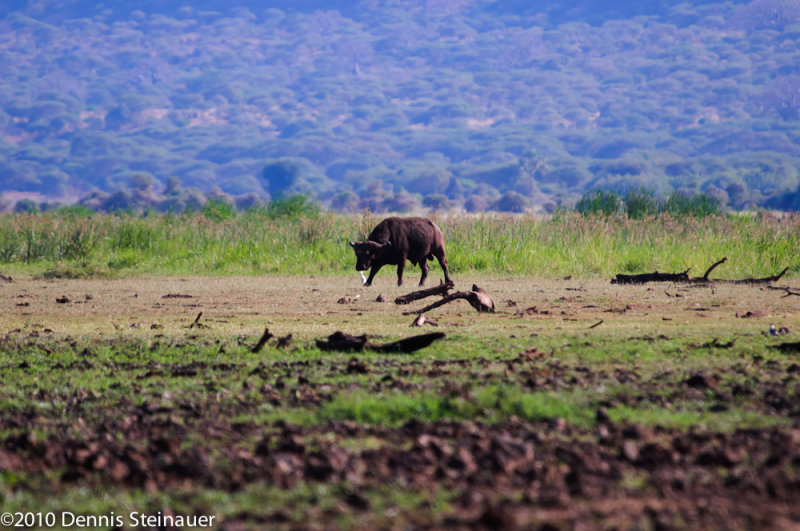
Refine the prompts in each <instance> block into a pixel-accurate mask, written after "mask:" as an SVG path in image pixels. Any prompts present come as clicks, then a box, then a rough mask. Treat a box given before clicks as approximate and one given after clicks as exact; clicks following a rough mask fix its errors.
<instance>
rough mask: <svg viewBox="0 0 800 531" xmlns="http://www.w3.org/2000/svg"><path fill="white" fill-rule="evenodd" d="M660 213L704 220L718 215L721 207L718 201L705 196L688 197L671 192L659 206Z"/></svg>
mask: <svg viewBox="0 0 800 531" xmlns="http://www.w3.org/2000/svg"><path fill="white" fill-rule="evenodd" d="M661 212H664V213H669V214H671V215H673V216H676V217H682V216H691V217H695V218H704V217H706V216H714V215H718V214H720V213H721V212H722V206H721V205H720V203H719V200H718V199H716V198H714V197H711V196H709V195H706V194H695V195H692V196H689V195H685V194H682V193H680V192H672V193H671V194H670V195H669V197H668V198H667V200H666V201H665V202H664V204H663V205H662V206H661Z"/></svg>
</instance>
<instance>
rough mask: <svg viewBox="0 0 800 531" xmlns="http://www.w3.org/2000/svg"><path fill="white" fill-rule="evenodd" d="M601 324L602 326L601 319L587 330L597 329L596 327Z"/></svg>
mask: <svg viewBox="0 0 800 531" xmlns="http://www.w3.org/2000/svg"><path fill="white" fill-rule="evenodd" d="M601 324H603V320H602V319H600V320H599V321H597V322H596V323H595V324H593V325H592V326H590V327H589V330H591V329H592V328H597V327H598V326H600V325H601Z"/></svg>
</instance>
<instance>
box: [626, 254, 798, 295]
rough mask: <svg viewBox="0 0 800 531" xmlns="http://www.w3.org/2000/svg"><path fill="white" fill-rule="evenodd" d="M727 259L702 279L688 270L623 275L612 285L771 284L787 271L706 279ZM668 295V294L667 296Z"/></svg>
mask: <svg viewBox="0 0 800 531" xmlns="http://www.w3.org/2000/svg"><path fill="white" fill-rule="evenodd" d="M727 261H728V259H727V257H726V258H723V259H722V260H718V261H717V262H715V263H713V264H712V265H711V267H709V268H708V269H707V270H706V272H705V274H703V276H702V277H692V276H689V269H691V268H689V269H687V270H686V271H684V272H682V273H659V272H658V271H655V272H653V273H642V274H638V275H625V274H618V275H617V276H616V277H615V278H613V279H611V283H612V284H645V283H647V282H683V283H690V284H699V285H704V284H712V283H728V284H769V283H772V282H777V281H778V280H780V279H781V277H782V276H783V275H785V274H786V272H787V271H788V270H789V268H788V267H787V268H786V269H784V270H783V271H781V272H780V273H778V274H777V275H773V276H770V277H764V278H742V279H711V278H708V277H709V275H710V274H711V272H712V271H713V270H714V269H715V268H716V267H717V266H719V265H720V264H724V263H725V262H727ZM667 295H669V293H668V294H667Z"/></svg>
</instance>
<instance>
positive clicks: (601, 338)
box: [0, 274, 800, 529]
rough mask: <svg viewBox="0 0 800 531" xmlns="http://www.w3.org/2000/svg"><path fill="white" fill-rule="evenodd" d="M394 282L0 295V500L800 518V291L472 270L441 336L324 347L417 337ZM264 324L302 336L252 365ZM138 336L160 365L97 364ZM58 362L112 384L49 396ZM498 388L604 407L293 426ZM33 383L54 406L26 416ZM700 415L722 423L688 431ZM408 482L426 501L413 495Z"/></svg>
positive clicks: (382, 519) (256, 514) (286, 511)
mask: <svg viewBox="0 0 800 531" xmlns="http://www.w3.org/2000/svg"><path fill="white" fill-rule="evenodd" d="M393 280H394V279H393V276H390V275H388V274H386V275H383V276H379V277H378V278H377V279H376V282H375V285H374V286H373V287H371V288H364V287H362V286H361V285H360V280H359V278H358V277H357V275H355V274H354V275H353V276H352V278H351V277H347V278H342V277H315V276H308V277H247V278H199V277H198V278H185V279H181V278H163V277H154V278H134V279H125V280H113V281H105V280H52V281H48V280H34V279H31V278H14V279H13V281H10V282H3V283H0V315H1V316H2V321H1V322H0V335H2V337H3V341H2V350H3V351H4V352H5V354H3V355H2V356H3V357H4V358H5V360H4V361H2V362H0V363H2V375H3V378H5V379H6V380H7V381H9V379H14V380H18V381H20V382H23V383H20V384H19V386H20V387H19V392H17V391H14V392H15V393H16V395H14V396H12V395H11V391H8V393H9V394H8V395H7V396H0V398H2V399H3V402H2V404H3V405H2V406H1V407H2V408H3V411H0V419H1V420H0V439H2V442H1V444H0V469H2V470H4V471H10V472H12V473H15V474H19V475H20V477H22V478H24V479H23V480H22V481H21V482H20V483H17V484H15V485H14V486H9V485H6V486H5V487H3V488H0V496H2V495H3V493H4V495H5V496H6V498H7V499H8V500H11V499H13V498H14V496H22V497H23V498H24V496H31V497H33V499H36V498H37V496H55V497H56V498H57V497H58V496H63V495H64V492H67V491H69V490H70V489H73V488H79V487H80V488H84V487H88V488H99V489H102V488H111V487H113V488H114V489H120V488H121V489H140V490H142V491H143V492H147V493H151V494H155V493H162V494H163V493H166V495H168V496H173V495H175V493H181V492H183V493H184V497H186V496H189V497H191V496H192V493H194V492H196V490H193V489H207V490H212V491H219V492H223V493H226V495H229V496H231V497H232V498H230V500H229V501H228V502H226V503H227V505H226V506H225V507H223V508H220V507H218V508H215V509H214V510H215V511H216V512H217V514H218V516H219V518H218V520H217V521H218V522H220V525H219V527H220V528H222V529H242V528H253V529H257V528H262V527H264V526H268V527H283V528H304V529H305V528H310V529H314V528H337V527H341V528H348V527H352V528H360V529H366V528H404V529H415V528H464V529H466V528H485V529H498V528H504V529H529V528H548V529H553V528H555V529H567V528H572V529H574V528H580V529H594V528H636V529H655V528H675V529H678V528H719V529H723V528H724V529H776V528H778V529H795V528H799V527H800V504H798V503H797V500H800V365H799V364H800V345H795V342H797V341H800V338H798V335H799V334H800V297H797V296H794V295H788V293H789V292H788V291H786V290H785V289H784V290H781V289H769V288H767V287H766V286H751V285H745V286H741V285H728V284H719V285H711V286H687V285H681V284H664V283H658V284H650V285H641V286H618V285H611V284H610V283H609V281H608V280H603V279H596V280H580V279H557V280H554V279H527V278H526V279H520V278H490V277H477V278H474V279H473V278H470V279H468V281H461V280H458V279H457V284H456V289H469V287H470V286H471V285H472V283H473V282H474V283H476V284H478V285H479V286H480V287H482V288H484V289H485V290H486V291H487V292H489V293H490V294H491V296H492V297H493V298H494V301H495V303H496V306H497V312H496V313H494V314H478V313H477V312H475V311H474V310H473V309H472V308H471V307H470V306H469V305H468V304H467V303H466V302H465V301H454V302H453V303H451V304H448V305H446V306H444V307H441V308H438V309H436V310H432V311H431V312H430V313H429V314H428V316H429V317H430V318H433V319H434V320H435V321H436V324H437V326H435V327H429V326H428V325H425V327H424V330H423V331H429V330H434V329H435V330H437V331H442V332H445V333H446V334H447V340H445V341H444V342H442V343H441V345H440V344H434V345H433V346H431V347H428V348H427V349H425V350H423V351H420V352H419V353H417V354H414V355H405V356H402V357H398V356H377V355H374V354H368V353H345V354H331V355H322V356H321V355H320V353H319V352H318V351H316V349H314V340H315V339H319V338H324V337H326V336H328V335H329V334H331V333H333V332H334V331H337V330H340V331H344V332H347V333H350V334H362V333H363V334H368V335H369V336H370V337H372V338H375V339H376V340H384V339H385V340H389V339H396V338H399V337H406V336H408V335H411V334H413V333H419V331H420V329H419V328H412V327H411V326H410V325H411V323H412V320H413V316H411V315H403V314H402V312H403V311H406V310H409V309H413V308H419V307H422V306H424V305H426V304H427V303H428V302H429V301H417V302H416V303H412V304H411V305H409V306H408V307H406V306H398V305H395V304H394V303H393V302H392V301H393V300H394V298H395V297H397V296H399V295H401V294H406V293H408V292H409V291H413V290H415V289H417V287H416V286H415V285H414V284H411V282H410V281H409V285H407V286H404V287H397V286H394V285H393ZM778 284H779V286H785V287H789V288H792V290H794V289H795V288H793V287H792V286H793V282H792V281H791V280H790V281H785V282H780V283H778ZM798 291H800V289H799V290H798ZM378 295H383V296H384V298H385V299H387V302H378V301H376V299H377V298H378ZM201 312H202V314H201ZM198 316H199V318H198ZM193 323H197V324H198V325H203V326H202V327H201V326H195V327H192V324H193ZM770 325H773V326H774V328H775V332H774V335H773V334H771V333H770V332H769V330H770ZM265 327H268V328H269V329H270V331H272V332H273V333H274V334H275V335H276V336H284V335H286V334H289V333H291V334H292V339H291V341H292V343H291V344H292V347H291V348H290V349H287V350H286V351H282V350H278V349H277V348H276V347H275V343H274V340H273V341H272V342H270V343H269V345H268V347H267V348H265V350H264V351H263V352H261V353H259V354H258V355H255V354H249V352H250V350H249V349H250V347H251V346H252V345H254V344H255V342H256V340H257V339H258V338H259V336H260V335H261V333H262V331H263V330H264V328H265ZM214 342H216V343H214ZM133 344H136V345H138V344H144V345H147V346H148V348H149V349H150V351H151V352H155V353H156V354H154V356H156V355H157V356H160V357H157V359H156V358H154V359H147V357H146V354H143V353H139V352H138V351H137V352H136V354H135V355H134V354H131V353H127V354H126V355H125V359H124V360H115V359H114V358H113V356H112V357H102V356H104V355H103V354H100V353H99V352H101V348H100V345H103V348H105V346H108V345H111V346H112V347H114V346H115V345H117V346H119V347H120V349H122V350H124V349H126V348H127V349H131V348H132V347H130V345H133ZM164 344H169V345H170V348H173V347H174V346H175V345H183V346H186V348H187V352H190V351H191V352H194V350H191V349H189V347H191V348H192V349H194V348H195V346H197V352H198V353H199V354H197V356H198V358H197V359H194V358H192V357H191V355H190V354H187V355H186V357H185V358H183V359H180V358H177V359H175V358H170V357H169V356H170V355H168V354H163V355H162V354H159V353H160V352H161V351H160V350H158V349H159V348H161V346H162V345H164ZM58 345H61V346H58ZM198 345H199V346H198ZM209 345H211V347H213V348H214V349H217V345H219V348H218V351H217V350H214V356H213V357H212V356H210V355H208V354H203V352H205V351H204V350H202V349H203V348H205V349H206V350H208V347H209ZM237 345H238V346H239V348H240V350H241V351H242V352H239V351H238V350H236V348H237ZM242 345H243V346H244V347H247V348H244V347H242ZM437 345H438V346H437ZM475 345H477V346H475ZM62 348H63V349H64V351H65V353H63V354H62V352H61V349H62ZM34 352H36V353H37V354H35V355H34V354H32V353H34ZM43 352H44V353H45V354H43ZM142 352H146V351H144V350H143V351H142ZM284 352H285V353H284ZM48 355H49V357H47V356H48ZM40 356H43V357H40ZM58 356H60V357H58ZM247 356H249V357H247ZM56 357H58V359H55V358H56ZM34 358H35V359H34ZM29 360H30V361H29ZM53 367H56V369H57V370H58V371H62V372H63V373H64V374H65V375H67V376H65V378H67V379H69V378H72V376H70V375H72V374H74V380H75V381H79V380H80V379H81V378H84V377H85V376H86V374H88V373H91V374H95V373H97V374H101V375H107V374H111V373H113V375H114V377H113V378H111V377H108V378H109V382H110V383H109V384H108V385H107V387H105V388H103V389H100V390H97V389H94V390H93V389H92V387H91V385H85V384H84V387H78V388H77V389H75V388H69V389H67V390H66V391H65V390H63V389H61V388H60V387H59V388H49V387H48V386H47V385H46V384H45V381H46V377H45V375H44V374H43V373H42V374H40V373H37V374H36V377H35V378H34V379H33V380H31V383H24V382H25V381H26V380H25V378H27V377H28V376H29V375H30V373H31V371H35V370H40V369H41V370H45V369H47V370H53ZM92 371H95V372H94V373H93V372H92ZM103 371H106V372H103ZM103 377H104V378H105V377H107V376H103ZM34 380H35V381H36V383H32V382H33V381H34ZM80 381H82V380H80ZM487 386H498V388H499V387H503V386H505V388H511V389H517V390H519V392H520V393H534V392H536V393H554V394H557V396H570V397H571V396H576V397H579V400H578V402H580V404H581V406H580V407H584V408H587V409H588V410H589V411H590V412H591V418H590V419H588V420H587V421H585V422H573V421H570V420H569V417H567V419H565V418H562V417H561V416H551V417H550V418H529V419H524V418H520V417H519V416H518V415H511V416H507V417H505V418H504V419H503V420H500V421H498V422H486V421H484V420H481V419H477V420H474V419H469V418H466V419H465V418H442V419H439V420H434V421H429V420H417V419H414V418H410V419H409V420H405V421H403V422H400V423H398V424H396V425H380V424H365V423H359V422H355V421H352V420H332V421H329V422H325V423H322V424H317V425H313V424H311V425H309V424H307V423H306V424H303V423H299V424H298V423H295V422H294V421H293V418H294V417H292V414H293V413H292V412H295V411H296V410H298V408H299V409H302V410H307V411H315V410H316V409H317V408H321V407H324V405H325V404H329V403H330V402H331V401H332V400H335V399H336V397H337V396H342V394H343V393H347V392H362V393H367V394H376V395H381V394H383V393H405V394H408V395H411V396H417V395H419V394H422V393H438V394H443V395H446V396H449V397H452V398H453V399H454V400H461V401H462V402H464V401H470V400H474V397H475V392H476V391H477V390H479V389H483V388H486V387H487ZM81 389H83V390H81ZM26 393H29V394H30V395H31V396H32V397H33V398H32V400H35V401H36V402H37V403H44V404H50V405H58V408H55V407H44V406H39V410H38V411H35V410H34V409H33V408H32V407H27V406H24V405H23V406H19V405H17V402H14V397H15V396H17V397H18V396H20V395H23V394H26ZM265 404H267V405H269V404H271V406H270V408H271V409H270V415H272V416H270V417H268V420H263V418H266V417H262V415H264V414H265V413H264V411H265V410H264V405H265ZM575 407H576V408H578V407H579V406H578V405H576V406H575ZM276 411H277V415H278V418H277V420H276V417H275V412H276ZM631 411H633V412H634V413H630V412H631ZM652 411H656V413H654V415H655V418H654V419H649V418H648V417H646V416H645V414H647V413H650V412H652ZM685 411H689V412H699V413H698V415H703V416H702V419H707V418H708V419H711V420H710V421H709V422H706V421H705V420H703V421H702V422H699V423H694V424H691V423H690V424H689V425H683V424H681V420H680V419H681V418H682V417H681V416H680V415H681V414H682V413H683V412H685ZM281 412H286V419H287V420H281V419H280V414H281ZM626 412H627V413H626ZM660 412H666V413H665V415H666V416H665V417H663V418H662V417H659V416H658V415H660V414H662V413H660ZM566 414H567V415H569V411H567V413H566ZM626 414H627V415H629V416H627V417H625V415H626ZM631 415H633V416H631ZM635 415H639V416H635ZM576 418H577V417H576ZM715 419H717V420H715ZM719 419H723V420H722V421H720V420H719ZM725 419H728V420H727V422H728V424H725V422H724V421H725ZM759 419H767V420H768V421H763V422H762V421H760V420H759ZM714 422H716V424H715V423H714ZM739 422H741V425H739V424H737V423H739ZM731 424H732V425H731ZM45 480H46V481H47V482H49V483H50V484H49V485H45ZM2 485H3V484H2V482H0V487H2ZM299 485H317V486H318V485H328V486H330V489H329V490H328V491H326V494H325V495H324V496H322V500H320V495H319V493H318V492H317V493H316V494H313V495H300V494H298V498H297V499H294V500H293V501H292V502H291V503H290V502H285V501H283V502H281V501H276V502H269V501H268V500H265V501H264V504H263V506H261V507H260V508H248V509H244V508H242V505H243V504H242V503H240V502H239V501H237V499H238V498H236V496H237V493H243V492H244V493H246V492H250V491H252V490H253V489H255V488H256V486H262V487H264V486H265V487H264V488H268V489H278V490H285V491H292V492H294V491H293V489H297V488H299V487H298V486H299ZM387 489H388V491H391V493H387ZM270 492H272V491H270ZM396 492H403V493H407V494H408V495H409V496H412V494H418V493H422V495H421V498H419V499H417V498H413V496H412V498H413V500H416V501H413V500H412V501H407V502H401V501H398V499H397V498H396V496H397V494H396ZM185 493H188V494H185ZM2 499H3V498H2V497H0V501H2ZM231 500H233V501H231ZM298 500H299V501H298ZM437 500H438V501H437ZM190 505H191V503H190ZM31 510H33V508H31Z"/></svg>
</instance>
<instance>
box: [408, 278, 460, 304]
mask: <svg viewBox="0 0 800 531" xmlns="http://www.w3.org/2000/svg"><path fill="white" fill-rule="evenodd" d="M453 286H455V284H454V283H453V281H452V280H448V281H447V282H440V283H439V285H438V286H434V287H432V288H426V289H421V290H419V291H412V292H411V293H409V294H407V295H402V296H400V297H397V298H396V299H395V300H394V303H395V304H408V303H409V302H413V301H416V300H419V299H424V298H425V297H431V296H433V295H441V296H445V295H447V292H448V291H450V290H451V289H453Z"/></svg>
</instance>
